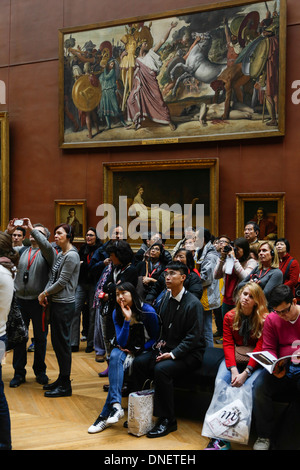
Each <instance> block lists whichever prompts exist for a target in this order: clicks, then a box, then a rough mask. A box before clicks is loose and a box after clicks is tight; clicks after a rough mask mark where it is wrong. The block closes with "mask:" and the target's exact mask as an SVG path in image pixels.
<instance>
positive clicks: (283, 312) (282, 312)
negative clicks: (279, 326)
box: [273, 304, 292, 315]
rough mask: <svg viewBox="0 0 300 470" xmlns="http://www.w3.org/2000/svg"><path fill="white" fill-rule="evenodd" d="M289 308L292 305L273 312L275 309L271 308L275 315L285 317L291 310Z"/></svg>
mask: <svg viewBox="0 0 300 470" xmlns="http://www.w3.org/2000/svg"><path fill="white" fill-rule="evenodd" d="M291 307H292V304H291V305H290V306H289V307H287V308H284V309H283V310H275V308H273V312H275V313H277V315H285V314H286V313H289V311H290V310H291Z"/></svg>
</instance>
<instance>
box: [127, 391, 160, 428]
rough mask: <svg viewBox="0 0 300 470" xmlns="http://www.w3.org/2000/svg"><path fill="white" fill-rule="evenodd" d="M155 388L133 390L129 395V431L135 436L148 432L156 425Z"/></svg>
mask: <svg viewBox="0 0 300 470" xmlns="http://www.w3.org/2000/svg"><path fill="white" fill-rule="evenodd" d="M153 398H154V389H153V388H150V389H148V390H141V391H138V392H132V393H130V394H129V397H128V433H129V434H133V435H134V436H138V437H139V436H143V435H145V434H147V432H148V431H150V429H152V428H153V426H154V419H153Z"/></svg>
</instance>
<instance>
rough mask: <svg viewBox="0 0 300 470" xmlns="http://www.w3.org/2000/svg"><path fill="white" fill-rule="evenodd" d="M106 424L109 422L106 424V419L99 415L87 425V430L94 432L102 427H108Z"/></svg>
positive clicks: (102, 429) (102, 428) (99, 430)
mask: <svg viewBox="0 0 300 470" xmlns="http://www.w3.org/2000/svg"><path fill="white" fill-rule="evenodd" d="M108 426H109V424H107V419H106V418H103V416H101V415H99V416H98V418H97V419H96V421H95V422H94V424H92V426H90V427H89V429H88V432H89V433H90V434H95V433H96V432H101V431H104V429H106V428H108Z"/></svg>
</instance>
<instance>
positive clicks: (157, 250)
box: [136, 243, 166, 295]
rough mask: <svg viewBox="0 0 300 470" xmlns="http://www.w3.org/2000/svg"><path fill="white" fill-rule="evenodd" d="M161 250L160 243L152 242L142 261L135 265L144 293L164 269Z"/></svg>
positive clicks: (164, 264)
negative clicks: (140, 277)
mask: <svg viewBox="0 0 300 470" xmlns="http://www.w3.org/2000/svg"><path fill="white" fill-rule="evenodd" d="M163 251H164V249H163V246H162V244H161V243H153V245H152V246H151V247H150V248H149V250H148V252H146V253H145V259H144V261H141V262H140V263H138V265H137V267H136V269H137V272H138V275H139V276H142V280H143V288H144V289H143V290H144V295H146V294H147V292H148V291H149V288H150V287H151V286H152V285H153V284H154V283H155V282H156V281H157V279H158V278H159V276H160V275H161V273H162V272H163V271H164V270H165V267H166V263H165V262H164V258H163Z"/></svg>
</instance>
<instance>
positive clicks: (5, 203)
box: [0, 111, 9, 231]
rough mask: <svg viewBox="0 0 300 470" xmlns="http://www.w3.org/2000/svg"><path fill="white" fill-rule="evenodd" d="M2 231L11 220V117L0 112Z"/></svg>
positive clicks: (6, 113)
mask: <svg viewBox="0 0 300 470" xmlns="http://www.w3.org/2000/svg"><path fill="white" fill-rule="evenodd" d="M0 126H1V127H0V152H1V154H0V191H1V193H0V230H2V231H4V230H5V229H6V227H7V224H8V220H9V117H8V112H6V111H2V112H0Z"/></svg>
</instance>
